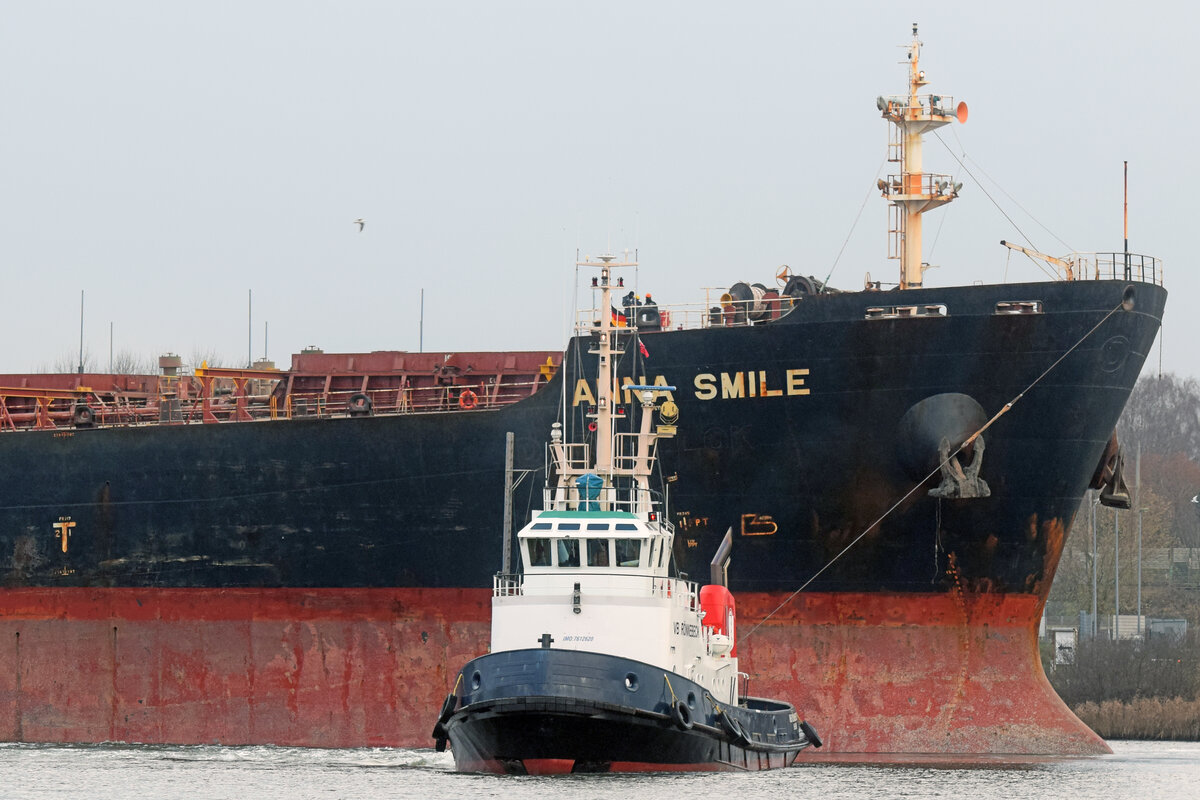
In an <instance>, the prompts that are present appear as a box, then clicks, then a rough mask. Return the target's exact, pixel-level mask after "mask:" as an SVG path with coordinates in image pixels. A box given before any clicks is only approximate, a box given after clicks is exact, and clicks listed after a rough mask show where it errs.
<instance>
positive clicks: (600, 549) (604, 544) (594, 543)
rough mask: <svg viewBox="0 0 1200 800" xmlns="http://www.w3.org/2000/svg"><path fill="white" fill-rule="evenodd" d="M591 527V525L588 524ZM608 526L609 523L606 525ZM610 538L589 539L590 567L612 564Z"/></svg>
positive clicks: (588, 560)
mask: <svg viewBox="0 0 1200 800" xmlns="http://www.w3.org/2000/svg"><path fill="white" fill-rule="evenodd" d="M588 527H589V528H590V527H591V526H590V525H589V526H588ZM605 527H606V528H607V527H608V526H607V525H606V526H605ZM610 541H611V540H610V539H588V540H587V563H588V566H589V567H607V566H610V565H611V564H612V559H611V558H609V553H608V543H609V542H610Z"/></svg>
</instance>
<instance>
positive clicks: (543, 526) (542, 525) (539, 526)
mask: <svg viewBox="0 0 1200 800" xmlns="http://www.w3.org/2000/svg"><path fill="white" fill-rule="evenodd" d="M553 527H554V526H553V525H551V524H550V523H549V522H535V523H533V528H532V530H535V531H548V530H551V529H552V528H553Z"/></svg>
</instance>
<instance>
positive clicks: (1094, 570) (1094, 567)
mask: <svg viewBox="0 0 1200 800" xmlns="http://www.w3.org/2000/svg"><path fill="white" fill-rule="evenodd" d="M1099 494H1100V493H1099V492H1097V491H1092V508H1091V512H1092V516H1091V521H1092V638H1093V639H1095V638H1096V634H1097V633H1098V629H1097V619H1096V613H1097V611H1096V578H1097V573H1099V571H1100V566H1099V564H1098V560H1099V559H1098V555H1099V554H1098V553H1097V552H1096V506H1098V505H1099V504H1100V496H1099Z"/></svg>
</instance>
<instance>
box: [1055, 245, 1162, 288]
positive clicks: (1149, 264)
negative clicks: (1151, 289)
mask: <svg viewBox="0 0 1200 800" xmlns="http://www.w3.org/2000/svg"><path fill="white" fill-rule="evenodd" d="M1067 260H1069V261H1072V262H1073V263H1074V264H1075V277H1076V278H1077V279H1080V280H1088V279H1091V280H1097V281H1104V280H1125V281H1139V282H1141V283H1153V284H1156V285H1158V286H1162V285H1163V262H1162V259H1161V258H1155V257H1154V256H1147V255H1142V254H1141V253H1072V254H1071V255H1070V256H1068V258H1067Z"/></svg>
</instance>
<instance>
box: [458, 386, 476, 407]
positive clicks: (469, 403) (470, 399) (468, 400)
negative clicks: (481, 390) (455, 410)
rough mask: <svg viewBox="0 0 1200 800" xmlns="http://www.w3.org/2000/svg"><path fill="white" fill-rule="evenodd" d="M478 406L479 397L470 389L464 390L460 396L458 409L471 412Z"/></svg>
mask: <svg viewBox="0 0 1200 800" xmlns="http://www.w3.org/2000/svg"><path fill="white" fill-rule="evenodd" d="M477 405H479V395H477V394H475V393H474V392H472V391H471V390H470V389H463V391H462V393H461V394H460V395H459V396H458V407H459V408H461V409H463V410H464V411H470V410H471V409H472V408H474V407H475V406H477Z"/></svg>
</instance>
